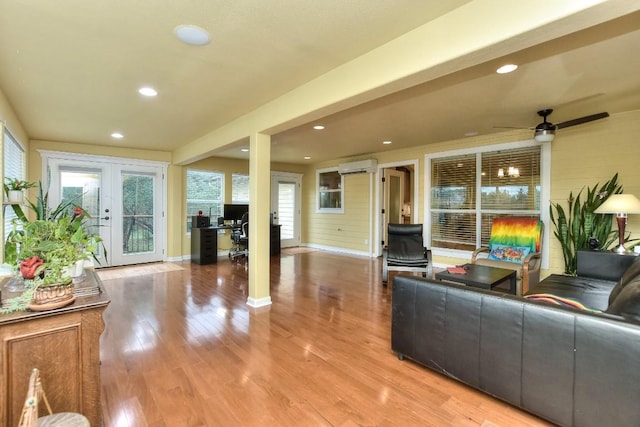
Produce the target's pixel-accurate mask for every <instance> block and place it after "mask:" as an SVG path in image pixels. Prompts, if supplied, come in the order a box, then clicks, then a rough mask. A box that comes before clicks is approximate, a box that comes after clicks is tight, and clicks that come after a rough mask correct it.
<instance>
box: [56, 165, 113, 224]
mask: <svg viewBox="0 0 640 427" xmlns="http://www.w3.org/2000/svg"><path fill="white" fill-rule="evenodd" d="M100 181H101V175H100V172H98V171H91V170H87V171H82V170H74V171H70V170H63V169H61V170H60V200H61V202H60V203H61V204H65V203H70V204H71V205H70V206H69V208H68V209H69V212H68V214H69V215H71V214H72V212H71V209H72V208H73V206H80V207H81V208H82V209H84V210H85V211H86V212H87V213H88V214H89V216H90V218H88V219H86V220H85V223H84V224H85V227H86V228H87V230H88V231H89V232H90V233H96V234H98V233H99V232H98V230H97V228H98V227H99V224H100V218H99V216H100ZM53 208H55V207H53Z"/></svg>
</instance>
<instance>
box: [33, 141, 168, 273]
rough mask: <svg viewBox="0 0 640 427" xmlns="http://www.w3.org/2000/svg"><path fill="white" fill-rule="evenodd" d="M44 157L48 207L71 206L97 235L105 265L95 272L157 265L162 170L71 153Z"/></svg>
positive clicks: (162, 223)
mask: <svg viewBox="0 0 640 427" xmlns="http://www.w3.org/2000/svg"><path fill="white" fill-rule="evenodd" d="M57 154H58V155H56V153H54V154H52V155H45V154H44V153H43V163H44V164H45V165H46V168H47V169H48V171H49V173H48V176H49V180H50V184H49V203H50V204H51V205H53V206H55V205H57V204H58V203H60V202H62V201H69V200H72V201H73V203H74V204H77V205H79V206H81V207H82V208H83V209H85V210H86V211H87V212H88V213H89V215H90V216H91V219H90V220H88V222H87V227H89V229H90V230H91V229H93V231H94V232H96V233H98V234H100V237H101V238H102V240H103V243H104V246H105V249H106V250H107V259H100V258H99V264H98V265H97V267H108V266H116V265H130V264H140V263H147V262H155V261H162V260H163V258H164V254H165V240H166V239H165V235H166V220H165V217H164V212H165V210H166V208H165V203H166V202H165V200H166V197H165V194H166V182H165V179H164V177H165V170H166V165H165V164H161V163H156V162H143V161H137V160H131V161H130V163H129V162H127V160H128V159H114V158H106V157H102V156H85V155H80V154H78V155H76V154H71V153H57ZM121 162H126V163H121Z"/></svg>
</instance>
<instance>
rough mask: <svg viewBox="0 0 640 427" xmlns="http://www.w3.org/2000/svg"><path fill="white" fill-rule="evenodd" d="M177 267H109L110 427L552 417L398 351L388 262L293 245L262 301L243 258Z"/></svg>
mask: <svg viewBox="0 0 640 427" xmlns="http://www.w3.org/2000/svg"><path fill="white" fill-rule="evenodd" d="M171 267H172V268H171V269H167V270H173V271H166V272H163V271H164V269H162V268H160V269H158V271H159V272H154V271H155V270H149V271H150V272H146V273H145V271H144V270H143V271H140V270H138V271H135V272H133V273H132V274H126V271H124V274H116V275H112V276H106V275H105V276H103V277H105V279H104V285H105V287H106V289H107V291H108V292H109V295H110V297H111V304H110V306H109V307H108V308H107V310H106V312H105V316H104V320H105V324H106V328H105V332H104V333H103V336H102V342H101V343H102V348H101V359H102V369H101V374H102V407H103V416H104V424H105V426H168V427H174V426H374V425H379V426H504V427H506V426H542V425H548V424H546V423H544V422H542V421H541V420H539V419H538V418H535V417H533V416H531V415H529V414H527V413H524V412H521V411H519V410H517V409H515V408H513V407H511V406H509V405H507V404H505V403H502V402H500V401H498V400H496V399H493V398H491V397H488V396H486V395H484V394H482V393H480V392H477V391H475V390H473V389H471V388H468V387H465V386H464V385H461V384H459V383H458V382H456V381H453V380H450V379H448V378H446V377H444V376H442V375H439V374H437V373H434V372H432V371H430V370H428V369H426V368H423V367H421V366H419V365H417V364H415V363H413V362H410V361H400V360H398V359H397V357H396V356H395V355H394V354H393V353H392V352H391V348H390V313H391V304H390V302H391V301H390V300H391V296H390V288H389V289H387V288H384V287H382V286H381V264H380V260H377V259H368V258H362V257H353V256H345V255H340V254H334V253H328V252H322V251H312V250H297V249H293V250H284V251H283V254H282V256H281V257H280V258H277V257H273V258H272V265H271V298H272V300H273V304H272V305H271V306H270V307H267V308H262V309H257V310H256V309H251V308H250V307H248V306H247V305H246V298H247V271H246V268H245V264H244V263H242V262H240V263H237V264H236V263H231V262H230V261H228V260H226V259H221V260H220V262H218V264H215V265H207V266H200V265H195V264H191V263H188V262H184V263H176V264H172V266H171ZM175 267H179V268H175ZM107 277H114V278H111V279H109V278H107ZM265 280H266V278H265Z"/></svg>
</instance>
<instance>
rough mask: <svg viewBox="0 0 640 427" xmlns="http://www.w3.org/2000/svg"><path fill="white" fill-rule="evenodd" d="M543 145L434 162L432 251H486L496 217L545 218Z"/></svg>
mask: <svg viewBox="0 0 640 427" xmlns="http://www.w3.org/2000/svg"><path fill="white" fill-rule="evenodd" d="M541 156H542V149H541V146H540V145H533V146H531V145H530V144H529V145H526V146H524V147H517V148H508V149H504V150H498V151H496V150H495V147H494V149H493V151H484V152H482V151H479V152H475V153H468V154H467V153H463V154H456V155H446V153H445V155H444V156H442V157H433V158H431V162H430V172H429V179H430V181H431V185H430V188H431V195H430V200H429V204H430V210H429V212H430V221H431V224H430V231H431V233H430V234H431V247H433V248H441V249H460V250H468V251H471V250H474V249H476V248H478V247H480V246H487V245H488V243H489V236H490V233H491V221H492V220H493V218H494V217H496V216H508V215H522V216H536V217H541V212H542V208H541V192H542V188H543V186H542V173H541V167H540V166H541Z"/></svg>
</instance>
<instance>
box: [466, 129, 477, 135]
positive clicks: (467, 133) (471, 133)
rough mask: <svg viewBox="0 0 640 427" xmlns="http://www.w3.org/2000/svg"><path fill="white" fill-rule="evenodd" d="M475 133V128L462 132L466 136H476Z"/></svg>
mask: <svg viewBox="0 0 640 427" xmlns="http://www.w3.org/2000/svg"><path fill="white" fill-rule="evenodd" d="M477 134H478V132H476V131H475V130H472V131H469V132H466V133H465V134H464V136H467V137H468V136H476V135H477Z"/></svg>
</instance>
